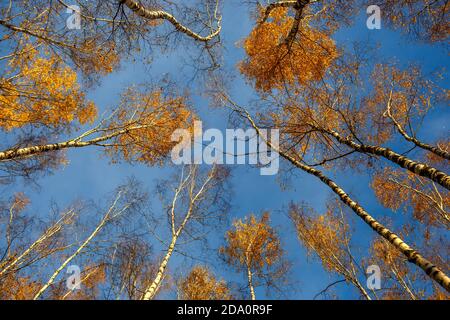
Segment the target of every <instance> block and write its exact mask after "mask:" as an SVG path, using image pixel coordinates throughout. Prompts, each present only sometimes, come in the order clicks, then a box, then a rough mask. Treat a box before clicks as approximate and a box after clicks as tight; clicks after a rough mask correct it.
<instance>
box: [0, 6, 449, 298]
mask: <svg viewBox="0 0 450 320" xmlns="http://www.w3.org/2000/svg"><path fill="white" fill-rule="evenodd" d="M224 2H225V7H224V10H223V30H222V36H221V39H222V41H223V45H224V48H225V49H224V58H223V59H224V64H225V68H226V69H228V70H231V71H232V72H233V75H234V76H235V77H236V78H235V79H234V80H233V82H232V87H231V95H232V97H233V98H235V99H236V100H237V101H238V102H239V103H241V104H243V105H245V104H247V103H249V100H250V99H254V98H255V95H254V92H253V90H252V88H251V86H249V85H248V84H246V82H245V80H244V79H243V78H242V77H241V76H240V75H239V73H238V72H237V70H236V68H235V66H236V64H237V63H238V62H239V60H241V59H242V58H243V57H244V52H243V49H242V48H239V47H238V46H237V45H236V43H237V42H238V41H239V40H241V39H243V38H244V37H245V36H246V35H247V34H248V33H249V31H250V30H251V28H252V25H253V21H251V19H250V17H249V13H248V12H247V10H241V9H240V8H239V2H238V1H224ZM361 9H362V10H361V11H362V14H361V15H360V16H358V17H357V19H355V22H354V25H353V26H352V27H350V28H346V29H345V30H341V31H339V32H338V33H337V34H336V36H335V38H336V40H337V42H338V44H341V43H343V42H345V43H350V42H352V41H355V40H368V41H369V43H370V44H373V45H374V44H380V48H379V49H378V51H377V52H376V53H375V55H376V57H377V58H379V59H380V61H392V60H397V61H400V62H402V63H405V65H406V64H407V63H408V62H416V63H419V64H420V65H422V66H423V67H424V69H425V70H426V71H432V70H434V69H436V68H438V67H442V66H446V67H448V64H449V60H448V57H447V55H446V52H445V50H444V49H443V48H439V47H436V46H430V45H425V44H423V45H419V44H417V43H416V42H413V41H410V40H408V39H407V38H406V37H403V36H399V34H398V33H397V32H392V31H389V30H387V29H386V28H385V27H384V25H383V28H382V30H368V29H367V28H366V23H365V19H366V16H365V14H364V12H365V10H364V8H361ZM183 53H184V49H183V46H181V47H180V48H179V49H177V50H175V52H170V53H165V54H160V53H158V52H155V53H154V60H153V63H152V64H151V65H149V66H145V67H142V64H141V63H140V61H139V58H137V59H136V60H137V61H136V62H125V63H123V64H122V67H121V69H120V70H118V71H116V72H114V73H113V74H111V75H109V76H107V77H105V78H103V79H102V81H101V83H100V85H99V86H97V87H94V88H91V89H89V95H88V97H89V98H90V99H91V100H93V101H94V102H95V103H96V104H97V105H98V106H99V108H100V109H101V110H105V109H106V108H108V107H113V106H115V105H116V104H117V103H118V101H119V95H120V92H121V91H122V90H123V89H124V88H126V87H127V86H129V85H132V84H139V83H146V82H152V81H153V82H154V81H155V80H157V79H160V78H162V77H163V76H164V75H165V74H168V75H169V77H170V78H171V79H173V80H180V84H182V85H186V83H183V81H182V79H184V78H185V77H186V76H187V75H189V72H190V70H189V69H186V68H185V67H183V65H182V62H181V61H180V59H178V58H179V57H180V56H182V55H183ZM142 54H145V53H142ZM180 70H181V71H182V72H181V73H180ZM444 85H445V86H447V87H448V82H447V83H444ZM189 86H191V87H189ZM187 87H188V89H190V90H189V91H190V92H192V97H191V98H192V102H193V105H194V106H195V109H196V111H197V112H198V114H199V115H200V116H201V119H202V121H203V126H204V129H207V128H218V129H221V130H224V129H225V128H231V124H229V123H227V122H226V121H224V119H228V111H227V110H223V109H220V108H211V106H210V101H208V100H207V99H206V98H205V97H204V96H201V95H200V94H198V93H199V92H201V90H202V88H201V87H199V84H198V82H192V83H189V84H187ZM449 115H450V111H449V108H446V107H441V108H438V109H436V110H434V111H433V112H431V113H430V116H429V118H427V121H428V122H427V123H428V124H430V126H429V128H432V130H421V132H420V133H419V136H421V137H423V139H424V140H427V139H430V140H431V139H433V138H436V137H439V136H446V135H448V133H449V130H448V126H447V123H448V119H449ZM100 154H101V150H99V149H95V148H83V149H78V150H69V151H68V153H67V157H68V159H69V160H70V163H69V164H68V165H67V166H65V167H64V168H62V169H60V170H58V171H56V172H55V173H54V174H53V175H51V176H48V177H44V178H42V179H40V180H39V184H40V186H41V187H40V188H35V187H33V186H27V185H23V184H16V185H14V186H8V187H3V190H4V191H5V193H6V192H8V191H10V190H15V191H17V189H18V188H19V189H21V190H23V191H24V192H25V193H26V194H27V195H28V196H29V197H30V198H31V200H32V203H33V207H32V208H33V209H32V210H33V211H35V212H36V213H37V214H40V215H45V214H47V212H48V211H49V203H50V201H52V200H54V201H56V202H57V203H58V204H59V205H60V206H61V207H63V206H65V205H68V204H70V203H71V202H72V201H73V200H75V199H77V198H90V199H93V200H96V199H99V198H101V197H102V196H104V195H106V194H108V193H110V192H111V191H112V190H113V189H114V188H115V187H116V186H118V185H119V184H121V183H123V182H124V180H125V179H126V177H128V176H136V177H138V179H139V180H141V181H142V182H143V183H144V185H145V186H146V187H147V188H148V190H149V191H152V190H153V188H154V186H155V182H156V181H157V180H158V179H160V178H164V177H166V176H167V174H168V173H169V172H171V171H173V170H175V169H176V168H173V167H165V168H161V167H150V168H149V167H147V166H144V165H133V166H131V165H128V164H114V165H111V164H110V163H109V160H108V158H106V157H102V156H100ZM280 166H281V169H282V170H283V169H288V168H289V166H288V164H287V163H285V162H284V161H282V162H281V164H280ZM292 173H294V176H292V179H291V181H292V184H291V186H290V188H289V189H288V190H286V191H283V190H282V189H281V187H280V184H279V181H278V180H277V178H278V177H277V176H260V174H259V169H257V168H252V167H248V166H232V175H233V178H232V186H233V195H232V205H233V208H232V210H231V216H232V217H234V218H238V217H243V216H245V215H247V214H249V213H251V212H254V213H256V214H259V213H261V212H262V211H265V210H268V211H270V212H272V214H271V217H272V223H273V225H274V226H276V227H277V229H278V231H279V234H280V237H281V239H282V242H283V244H284V245H285V248H286V251H287V254H288V258H289V260H290V261H291V262H292V263H293V267H292V279H293V281H294V282H296V285H295V286H296V287H297V290H289V291H287V292H285V297H287V298H289V299H310V298H312V297H313V296H314V295H315V294H316V293H318V292H319V291H321V290H322V289H323V288H325V287H326V286H327V285H328V284H329V283H331V282H333V281H334V280H336V279H337V277H336V276H330V275H329V274H328V273H326V272H325V271H323V269H322V267H321V265H320V263H319V262H317V261H315V260H313V259H311V258H308V257H307V256H306V253H305V250H304V248H303V247H302V246H301V245H300V244H299V242H298V241H297V238H296V234H295V231H294V229H293V227H292V225H291V223H290V221H289V219H288V218H287V215H286V210H285V208H286V206H287V205H288V204H289V202H291V201H295V202H301V201H307V202H308V203H309V204H310V205H312V206H313V207H314V208H316V209H317V210H319V211H320V210H323V209H324V204H325V201H326V200H327V199H328V198H329V197H330V193H329V190H328V188H327V187H326V186H325V185H323V184H322V183H320V182H319V180H317V179H316V178H314V177H313V176H309V175H307V174H303V173H301V172H299V171H292ZM330 176H331V177H333V178H334V179H335V180H336V181H337V182H339V184H341V185H342V186H343V188H344V189H346V190H347V191H349V192H351V193H352V194H353V195H354V196H355V198H356V199H357V200H358V201H359V202H360V203H362V204H363V205H364V206H365V207H366V209H367V210H368V211H369V212H372V213H373V214H374V216H375V217H381V216H384V215H386V216H392V212H390V211H389V210H386V209H385V208H383V207H382V206H381V205H379V204H378V203H377V201H376V199H375V198H374V195H373V192H372V190H371V189H370V187H369V184H370V179H369V177H368V175H367V174H364V173H361V174H356V173H353V172H351V171H347V172H343V173H330ZM155 200H156V199H155ZM154 202H156V201H154ZM157 208H158V205H157V204H155V209H156V210H157ZM354 227H355V229H356V230H357V232H356V233H355V237H354V241H355V243H358V244H361V245H362V246H363V247H366V246H367V244H368V243H369V241H370V240H371V239H372V237H373V235H374V234H373V233H372V231H371V230H369V228H368V227H367V226H366V225H365V224H363V223H361V222H359V221H356V223H355V225H354ZM222 240H223V234H217V235H216V236H215V239H213V241H212V244H213V248H214V246H215V247H217V246H218V245H220V244H221V243H222ZM158 246H159V245H158V243H157V242H156V241H155V248H156V250H155V252H158V249H159V250H161V249H162V248H159V247H158ZM189 250H190V252H195V250H197V249H196V248H195V247H194V248H189ZM208 260H209V261H210V262H211V263H212V264H213V265H212V267H213V270H214V271H215V272H216V273H217V275H219V276H220V277H222V278H224V279H225V280H228V281H236V282H240V283H243V284H244V283H245V278H244V276H243V275H240V274H236V273H235V272H233V271H232V270H230V269H228V268H226V267H225V266H224V265H223V264H222V263H221V262H220V261H219V259H218V258H217V257H215V256H214V255H210V256H209V257H208ZM191 263H192V262H189V261H185V258H183V257H181V256H177V255H176V256H174V257H173V259H172V260H171V261H170V263H169V268H170V270H171V271H175V272H183V273H186V272H188V270H185V269H186V266H189V265H190V264H191ZM336 291H337V292H338V293H339V296H340V297H341V298H354V297H356V296H357V295H356V292H355V290H354V289H353V288H351V287H349V286H346V285H345V284H339V285H338V286H337V287H336ZM256 295H257V297H258V298H264V297H266V295H265V291H264V289H262V288H257V289H256ZM162 297H173V296H172V295H171V294H165V295H163V296H162Z"/></svg>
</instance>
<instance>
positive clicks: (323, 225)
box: [290, 206, 349, 275]
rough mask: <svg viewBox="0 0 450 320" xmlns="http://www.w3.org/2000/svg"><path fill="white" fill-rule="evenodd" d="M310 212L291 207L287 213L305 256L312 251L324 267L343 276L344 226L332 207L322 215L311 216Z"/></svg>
mask: <svg viewBox="0 0 450 320" xmlns="http://www.w3.org/2000/svg"><path fill="white" fill-rule="evenodd" d="M312 213H313V211H312V209H310V208H305V207H298V206H292V207H291V210H290V216H291V217H292V219H293V221H294V224H295V227H296V230H297V236H298V238H299V240H300V241H301V242H302V243H303V244H304V245H305V247H306V249H307V251H308V254H309V255H314V254H316V255H317V256H318V257H319V258H320V260H321V261H322V265H323V267H324V268H325V269H326V270H328V271H335V272H339V273H341V274H343V275H346V274H347V272H346V270H345V268H346V265H347V261H348V252H346V246H348V245H349V239H348V237H346V233H347V232H348V225H347V224H344V223H343V221H342V220H341V219H339V218H337V216H336V215H335V213H334V212H333V210H332V209H330V210H328V211H327V212H326V213H325V214H323V215H316V216H313V215H312Z"/></svg>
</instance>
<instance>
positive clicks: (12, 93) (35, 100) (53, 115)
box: [0, 46, 96, 130]
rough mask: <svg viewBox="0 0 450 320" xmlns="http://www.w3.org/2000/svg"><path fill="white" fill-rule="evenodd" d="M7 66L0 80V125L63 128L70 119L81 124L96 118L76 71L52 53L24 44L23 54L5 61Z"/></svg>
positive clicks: (6, 127) (2, 126)
mask: <svg viewBox="0 0 450 320" xmlns="http://www.w3.org/2000/svg"><path fill="white" fill-rule="evenodd" d="M9 67H10V69H9V71H8V72H7V74H6V77H4V78H2V79H0V110H1V116H0V128H2V129H4V130H12V129H14V128H20V127H23V126H26V125H36V126H37V125H43V126H50V127H53V128H67V125H69V124H70V123H71V122H73V121H78V122H79V123H81V124H84V123H87V122H90V121H93V120H94V118H95V117H96V107H95V105H94V104H93V103H92V102H86V101H85V96H84V93H83V92H81V91H80V88H79V86H78V84H77V75H76V73H75V72H74V71H73V70H72V69H70V68H69V67H68V66H65V65H64V64H63V63H62V61H61V60H60V59H59V58H58V57H57V56H56V55H54V54H47V55H39V52H38V50H36V49H35V48H33V47H31V46H26V47H25V49H24V53H23V54H20V55H18V56H17V57H15V58H13V59H11V60H10V61H9Z"/></svg>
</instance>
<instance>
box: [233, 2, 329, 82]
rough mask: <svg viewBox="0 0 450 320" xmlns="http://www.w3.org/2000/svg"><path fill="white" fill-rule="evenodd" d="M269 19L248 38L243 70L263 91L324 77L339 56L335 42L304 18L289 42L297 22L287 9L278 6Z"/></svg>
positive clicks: (245, 46)
mask: <svg viewBox="0 0 450 320" xmlns="http://www.w3.org/2000/svg"><path fill="white" fill-rule="evenodd" d="M269 19H272V21H270V20H268V21H266V22H264V23H260V24H258V25H257V26H256V27H255V29H253V31H252V32H251V33H250V35H249V37H248V38H247V39H246V40H245V42H244V49H245V51H246V53H247V55H248V58H247V59H246V60H245V61H243V62H241V63H240V66H239V68H240V71H241V73H242V74H244V75H245V76H246V77H247V78H249V79H251V80H254V81H255V87H256V89H258V90H261V91H270V90H271V89H281V88H283V86H284V85H285V84H289V85H296V84H304V83H306V82H308V81H314V80H319V79H321V78H322V77H323V75H324V73H325V71H326V69H327V68H328V67H329V66H330V65H331V63H332V62H333V60H334V59H335V58H336V57H337V56H338V52H337V49H336V46H335V44H334V41H333V40H332V39H331V38H329V37H328V35H326V34H325V33H323V32H321V31H318V30H314V29H313V28H311V27H310V26H308V25H307V22H304V23H303V21H302V22H301V25H300V28H299V32H298V34H297V35H296V37H295V39H293V41H292V42H289V43H287V42H286V41H285V39H286V37H287V36H288V34H289V32H290V30H291V28H292V25H293V22H294V18H293V17H291V16H289V15H288V9H287V8H276V9H275V10H273V11H272V12H271V14H270V17H269Z"/></svg>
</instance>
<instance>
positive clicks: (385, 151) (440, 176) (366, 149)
mask: <svg viewBox="0 0 450 320" xmlns="http://www.w3.org/2000/svg"><path fill="white" fill-rule="evenodd" d="M322 131H324V132H325V133H327V134H330V135H331V136H333V137H334V138H335V139H336V140H337V141H338V142H340V143H342V144H345V145H347V146H349V147H350V148H352V149H354V150H356V151H358V152H361V153H370V154H374V155H378V156H382V157H384V158H386V159H388V160H390V161H392V162H393V163H395V164H397V165H399V166H400V167H402V168H405V169H407V170H409V171H411V172H413V173H415V174H418V175H420V176H422V177H426V178H429V179H431V180H433V181H434V182H436V183H439V184H440V185H441V186H443V187H444V188H446V189H449V190H450V176H449V175H447V174H446V173H445V172H442V171H440V170H438V169H436V168H433V167H431V166H429V165H426V164H424V163H420V162H416V161H413V160H411V159H409V158H407V157H405V156H402V155H400V154H398V153H396V152H394V151H392V150H390V149H389V148H384V147H379V146H372V145H362V144H358V143H356V142H354V141H352V140H350V139H348V138H343V137H341V136H340V135H339V133H337V132H336V131H334V130H322Z"/></svg>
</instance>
